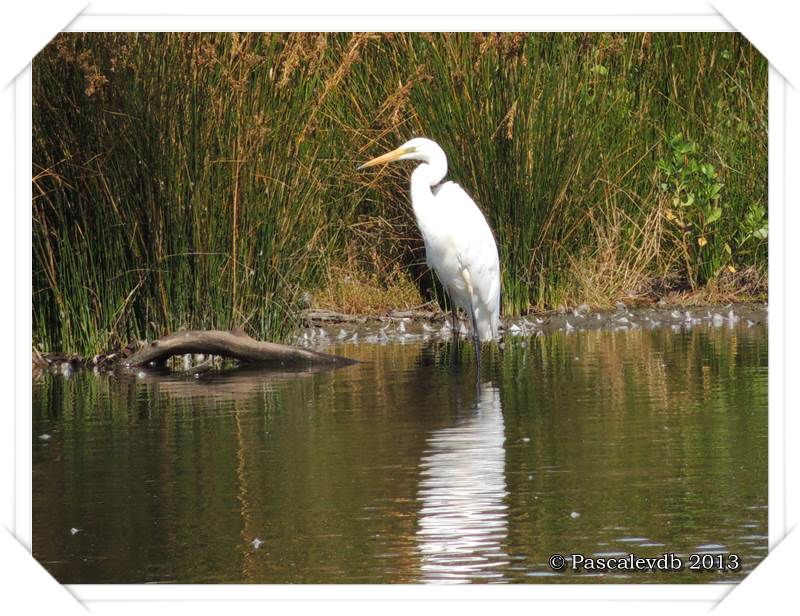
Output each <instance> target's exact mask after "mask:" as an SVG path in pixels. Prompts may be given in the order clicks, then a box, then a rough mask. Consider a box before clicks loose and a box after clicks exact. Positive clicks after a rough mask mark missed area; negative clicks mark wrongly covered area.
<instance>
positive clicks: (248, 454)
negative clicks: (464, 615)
mask: <svg viewBox="0 0 800 616" xmlns="http://www.w3.org/2000/svg"><path fill="white" fill-rule="evenodd" d="M748 310H749V312H748V313H747V316H746V318H745V317H744V316H743V317H742V318H738V317H737V318H728V317H727V312H726V313H721V314H722V316H723V317H725V318H724V319H722V322H720V319H717V318H713V316H712V315H711V314H710V313H709V317H710V318H707V319H695V320H692V319H690V318H688V317H687V318H684V316H683V313H681V314H680V315H678V317H674V315H673V317H674V318H673V321H674V322H669V318H667V319H666V320H664V321H663V322H662V320H660V319H659V320H657V319H655V318H654V317H650V316H647V317H643V316H642V315H641V314H637V315H634V314H631V313H628V314H629V317H628V318H626V317H624V316H623V315H616V316H614V317H613V318H612V317H606V316H604V317H603V318H602V319H598V321H599V320H602V321H603V323H604V326H603V327H594V328H580V327H577V326H575V325H571V326H570V327H568V328H565V329H563V330H561V329H555V330H553V331H548V332H547V333H546V334H544V335H536V333H538V332H533V329H535V327H534V328H533V329H532V330H531V331H530V332H526V331H525V327H524V325H525V324H523V325H522V326H520V327H518V328H517V329H516V330H515V333H517V334H520V335H507V336H506V337H505V340H504V343H503V345H502V348H500V347H498V346H494V347H488V346H487V347H486V348H485V349H484V354H483V363H482V366H481V368H482V369H481V372H480V375H478V374H477V372H476V366H475V364H474V361H473V359H472V355H471V353H472V349H471V346H470V345H469V344H460V345H459V348H458V351H457V352H454V350H453V345H452V343H451V342H450V341H449V340H448V339H443V336H438V335H425V334H423V333H422V332H426V333H427V332H429V329H430V326H429V325H425V327H424V328H422V329H419V330H418V331H419V335H417V334H415V333H414V332H415V331H417V330H414V327H417V326H416V325H414V324H412V323H409V324H408V326H406V325H405V324H404V325H402V326H401V325H398V324H392V326H391V327H392V332H398V331H399V332H400V333H401V335H399V336H398V337H396V338H394V339H391V340H389V341H388V342H387V343H384V344H378V343H364V342H361V343H359V342H357V340H362V341H363V340H365V339H366V338H370V336H376V335H377V336H379V337H380V339H381V340H383V339H384V338H388V336H384V335H383V334H376V333H375V331H377V330H370V327H369V326H359V327H360V328H361V330H362V333H361V334H360V336H359V337H358V338H357V339H356V340H353V333H355V332H345V334H346V335H345V336H341V341H337V332H338V333H339V334H341V331H343V330H342V329H341V328H340V326H338V325H337V326H331V328H330V330H329V331H323V332H322V333H320V334H319V335H320V338H324V339H326V340H328V343H327V344H328V346H327V348H326V350H328V351H332V352H337V353H340V354H343V355H347V356H350V357H353V358H356V359H359V360H362V363H359V364H356V365H353V366H348V367H346V368H341V369H338V370H334V371H325V372H282V373H275V372H268V371H255V370H241V369H240V370H233V371H229V372H221V373H220V372H214V373H205V374H202V375H200V376H197V377H196V376H192V375H182V374H177V373H173V374H165V373H157V372H145V371H140V372H116V373H110V374H105V375H99V376H98V375H95V374H92V373H91V372H88V371H87V372H75V373H74V374H71V375H68V376H67V377H65V376H63V375H40V376H38V377H36V378H35V380H34V387H33V553H34V556H35V557H36V558H37V559H38V560H39V562H41V563H42V564H43V565H44V567H46V568H47V569H48V570H49V571H50V572H51V573H52V574H53V575H54V576H55V577H56V578H57V579H58V580H59V581H61V582H62V583H105V582H115V583H143V582H181V583H203V582H257V583H285V582H302V583H385V582H412V583H422V582H448V583H455V582H469V581H474V582H483V581H486V582H529V583H530V582H548V583H552V582H595V583H597V582H668V583H674V582H731V581H738V580H740V579H742V578H743V577H745V576H746V575H747V573H748V572H749V571H751V570H752V569H753V568H754V567H755V566H756V565H757V564H758V562H759V561H760V560H761V559H762V558H763V557H764V556H765V555H766V553H767V331H768V326H767V322H766V321H767V318H766V312H765V309H764V308H763V307H761V308H750V309H748ZM703 314H705V313H703ZM715 314H716V313H715ZM590 316H591V315H589V317H590ZM589 317H586V318H587V320H588V318H589ZM580 318H584V317H582V316H581V317H580ZM623 318H624V319H625V320H624V321H623ZM637 319H638V322H637ZM609 323H610V325H609ZM646 323H650V326H649V327H648V326H647V325H646ZM528 324H530V322H528ZM316 331H317V332H319V331H320V330H319V329H317V330H316ZM383 331H385V327H384V330H383ZM528 333H529V334H530V335H525V334H528ZM556 553H559V554H563V555H565V556H569V555H571V554H582V555H584V556H586V557H587V558H613V557H616V556H624V555H626V554H629V553H633V554H635V555H636V556H642V557H654V556H660V555H662V554H664V553H674V554H677V555H678V556H679V557H680V558H681V559H683V561H684V567H683V568H682V569H681V570H679V571H672V572H640V571H628V570H615V571H598V570H583V571H572V570H570V568H569V562H571V560H570V559H568V564H567V567H566V568H565V569H564V570H561V571H555V570H553V569H552V568H551V567H550V566H549V564H548V561H549V559H550V557H551V555H552V554H556ZM691 554H723V555H726V556H725V558H726V559H727V558H728V556H727V555H728V554H735V555H737V557H738V559H739V562H740V563H741V568H739V569H738V570H736V571H732V570H728V569H727V568H725V567H723V569H722V570H713V571H707V572H702V571H700V572H698V571H690V570H689V569H688V565H689V558H690V557H691V556H690V555H691ZM706 562H708V561H706ZM729 562H732V561H729V560H726V561H725V565H727V564H728V563H729Z"/></svg>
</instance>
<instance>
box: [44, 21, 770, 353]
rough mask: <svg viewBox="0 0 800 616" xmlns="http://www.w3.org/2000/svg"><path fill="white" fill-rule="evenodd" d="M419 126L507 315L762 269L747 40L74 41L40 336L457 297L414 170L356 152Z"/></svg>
mask: <svg viewBox="0 0 800 616" xmlns="http://www.w3.org/2000/svg"><path fill="white" fill-rule="evenodd" d="M415 135H424V136H428V137H431V138H433V139H435V140H437V141H438V142H439V143H440V144H441V145H442V147H443V148H444V150H445V151H446V152H447V154H448V157H449V161H450V174H449V177H450V179H454V180H456V181H458V182H459V183H460V184H461V185H462V186H464V188H465V189H466V190H467V191H468V192H469V193H470V194H471V195H472V196H473V198H474V199H475V200H476V202H477V203H478V204H479V206H480V207H481V208H482V209H483V211H484V212H485V213H486V216H487V218H488V220H489V222H490V224H491V226H492V228H493V229H494V231H495V235H496V237H497V240H498V245H499V248H500V256H501V263H502V266H503V271H502V276H503V310H504V311H505V312H506V313H508V314H518V313H522V312H526V311H529V310H532V309H540V308H549V307H556V306H558V305H561V304H566V305H569V304H573V303H580V302H581V301H590V302H591V303H593V304H596V305H603V304H606V303H613V301H615V300H617V299H620V298H629V297H653V296H656V295H663V294H664V293H668V292H669V291H674V290H682V289H685V290H698V289H708V288H709V287H711V288H713V287H714V285H723V286H724V285H727V286H726V287H725V288H726V289H727V288H729V287H730V284H732V283H731V280H734V281H735V280H736V277H737V276H742V275H743V273H746V274H747V276H746V278H747V280H752V279H753V278H754V277H755V278H756V279H757V280H763V278H764V274H765V272H766V267H767V247H766V237H767V212H766V199H767V64H766V61H765V60H764V58H763V57H762V56H761V55H760V54H758V52H757V51H756V50H755V49H754V48H753V47H752V46H751V45H750V44H749V43H748V42H747V41H746V40H745V39H743V38H742V37H740V36H739V35H737V34H731V33H680V34H670V33H661V34H649V33H637V34H618V33H605V34H603V33H598V34H569V33H566V34H518V33H508V34H474V33H466V34H446V33H445V34H388V33H387V34H373V33H358V34H346V33H339V34H319V33H291V34H260V33H259V34H252V33H250V34H239V33H233V34H202V33H192V34H172V33H170V34H157V33H149V34H135V33H115V34H105V33H89V34H79V33H72V34H62V35H60V36H59V37H57V38H56V39H55V40H54V41H53V42H52V43H51V44H50V45H49V46H48V47H47V48H45V49H44V50H43V52H42V53H41V54H40V55H39V56H37V58H36V59H35V61H34V64H33V169H32V177H33V204H32V213H33V222H34V224H33V263H34V266H33V288H34V297H33V330H34V331H33V337H34V343H35V344H36V345H37V346H39V347H40V348H41V349H42V350H45V351H49V350H61V351H72V352H79V353H83V354H91V353H95V352H99V351H103V350H108V349H111V348H114V347H115V346H119V345H120V344H122V343H124V342H126V341H128V340H130V339H132V338H153V337H156V336H160V335H162V334H164V333H165V332H167V331H174V330H177V329H179V328H183V327H202V328H206V327H207V328H211V327H219V328H228V327H241V328H243V329H245V330H246V331H248V333H250V334H251V335H253V336H255V337H260V338H270V339H281V338H284V337H286V336H287V335H288V334H289V333H290V332H291V331H292V329H293V328H294V327H295V325H296V323H297V319H298V315H299V311H300V309H301V308H302V307H303V306H305V305H308V304H309V303H314V298H315V297H319V298H340V299H339V300H336V301H343V302H345V303H346V304H347V305H341V306H335V307H338V308H340V309H345V310H354V311H358V310H359V309H361V308H363V307H362V306H359V297H366V296H369V308H370V309H372V310H374V309H376V306H379V305H380V300H379V299H376V298H375V297H374V295H373V294H367V293H365V292H361V291H358V289H359V286H358V285H362V287H363V285H364V284H365V282H364V281H367V282H368V284H369V285H370V286H373V287H379V288H381V289H383V290H384V292H385V298H386V299H385V303H386V305H387V307H395V306H394V305H395V304H397V303H398V302H399V303H403V304H406V305H407V304H413V303H415V302H417V301H419V302H420V303H423V302H425V301H428V300H429V299H431V298H434V299H437V300H438V301H444V300H443V297H442V293H441V289H440V288H439V287H438V286H437V284H436V282H435V280H434V277H433V276H432V275H431V274H430V273H429V272H427V271H426V269H425V267H424V253H423V248H422V242H421V239H420V238H419V236H418V233H417V232H416V231H415V228H414V223H413V217H412V214H411V211H410V207H409V205H408V196H407V181H408V174H409V169H407V168H405V167H404V166H403V165H396V166H394V167H390V168H387V169H384V170H381V171H378V172H374V171H372V170H371V171H370V172H357V171H356V169H355V168H356V166H357V165H358V163H360V162H363V161H364V160H366V159H367V158H370V157H372V156H374V155H377V154H379V153H382V152H383V151H385V150H387V149H391V148H394V147H396V146H397V145H399V144H400V143H401V142H403V141H405V140H406V139H408V138H410V137H412V136H415ZM345 271H346V272H347V277H348V279H352V280H353V285H354V286H353V288H354V289H356V291H355V292H348V291H347V290H346V289H342V288H341V285H342V280H343V275H342V272H345ZM409 286H411V287H413V288H416V291H417V292H418V295H417V296H415V294H414V292H413V289H412V292H409ZM764 288H765V287H764V286H763V285H758V284H757V285H755V289H756V292H757V293H760V292H763V289H764ZM331 289H335V292H334V291H331ZM398 289H401V290H402V293H400V292H398ZM748 289H750V290H752V285H750V286H749V287H748ZM342 298H344V299H342ZM331 301H334V300H331ZM396 307H401V306H396ZM404 307H407V306H404Z"/></svg>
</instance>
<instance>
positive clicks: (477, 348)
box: [470, 310, 481, 374]
mask: <svg viewBox="0 0 800 616" xmlns="http://www.w3.org/2000/svg"><path fill="white" fill-rule="evenodd" d="M470 313H471V314H472V340H473V341H474V342H475V358H476V360H477V362H478V373H479V374H480V371H481V339H480V338H479V337H478V321H477V319H476V318H475V311H474V310H470Z"/></svg>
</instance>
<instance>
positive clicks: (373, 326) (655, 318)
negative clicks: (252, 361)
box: [33, 302, 769, 376]
mask: <svg viewBox="0 0 800 616" xmlns="http://www.w3.org/2000/svg"><path fill="white" fill-rule="evenodd" d="M768 317H769V308H768V305H767V304H765V303H749V304H726V305H717V306H690V307H674V306H665V307H658V306H654V307H644V308H642V307H636V308H629V307H628V306H626V305H625V304H624V303H622V302H619V303H618V304H617V307H616V309H614V310H602V311H596V310H592V309H591V308H589V306H587V305H585V304H584V305H581V306H578V307H577V308H574V309H572V310H568V311H567V310H562V311H556V312H551V313H542V314H530V315H526V316H521V317H510V318H506V319H503V321H502V324H501V330H500V333H501V336H502V339H501V341H500V345H501V348H502V346H503V340H504V339H506V338H508V337H511V338H516V337H526V336H546V335H549V334H553V333H555V332H564V333H572V332H579V331H583V330H607V331H629V330H636V329H641V328H644V329H656V328H670V329H672V331H674V332H676V333H678V332H681V331H688V330H690V329H691V328H693V327H699V326H708V327H733V326H734V325H737V324H740V325H744V326H746V327H752V326H753V325H758V324H762V323H767V321H768ZM304 321H305V326H304V327H302V328H301V329H300V330H299V331H298V333H297V335H296V336H295V337H294V338H293V339H292V340H290V341H289V342H290V344H293V345H295V346H298V347H302V348H310V349H315V350H323V349H331V348H332V347H335V346H337V345H351V344H381V345H385V344H408V343H413V342H429V341H448V340H452V338H453V328H452V326H451V323H450V317H449V315H447V314H445V313H444V312H441V311H432V310H414V311H410V310H409V311H394V312H392V313H389V314H388V315H380V316H367V315H345V314H338V313H334V312H329V311H309V312H308V313H306V315H305V316H304ZM458 329H459V336H460V337H469V335H470V328H469V325H468V323H467V321H466V320H464V319H462V320H461V321H460V322H459V325H458ZM144 344H145V343H144V342H132V343H130V344H128V345H127V346H126V347H125V348H123V349H119V350H117V351H114V352H111V353H105V354H98V355H95V356H93V357H81V356H78V355H74V354H64V353H39V352H38V351H37V350H36V349H34V350H33V370H34V375H38V374H43V373H46V372H49V373H53V374H62V375H64V376H69V375H70V374H71V373H72V372H73V371H75V370H79V369H88V370H93V371H95V372H98V373H102V372H108V371H113V370H132V369H130V368H125V367H124V364H125V360H127V359H128V358H130V357H131V356H132V355H133V354H134V353H135V352H136V351H137V350H138V349H139V348H141V347H142V346H143V345H144ZM236 365H237V364H236V362H235V361H231V360H224V361H223V360H222V358H220V357H216V356H211V355H208V354H197V353H196V354H184V355H181V356H178V357H174V358H172V360H170V362H169V363H168V366H167V368H168V369H170V370H172V371H178V372H184V373H185V374H187V375H199V374H201V373H202V372H206V371H209V370H217V369H221V368H225V367H233V366H236ZM134 370H135V369H134Z"/></svg>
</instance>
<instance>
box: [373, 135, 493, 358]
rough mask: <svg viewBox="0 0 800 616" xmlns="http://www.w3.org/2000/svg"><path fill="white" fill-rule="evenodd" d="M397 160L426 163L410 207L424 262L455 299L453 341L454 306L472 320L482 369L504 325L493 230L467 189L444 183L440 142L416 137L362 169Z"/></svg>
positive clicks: (417, 172)
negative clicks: (483, 348) (485, 345)
mask: <svg viewBox="0 0 800 616" xmlns="http://www.w3.org/2000/svg"><path fill="white" fill-rule="evenodd" d="M394 160H419V161H422V164H421V165H419V166H418V167H417V168H416V169H414V172H413V173H412V174H411V204H412V206H413V208H414V216H415V218H416V220H417V226H418V227H419V230H420V232H421V233H422V239H423V240H424V242H425V260H426V263H427V265H428V267H431V268H433V270H434V271H435V272H436V275H437V276H438V277H439V280H440V281H441V283H442V285H443V286H444V288H445V290H446V291H447V294H448V296H449V297H450V303H451V306H452V307H453V308H452V310H453V336H454V337H455V336H457V335H458V328H457V327H456V312H455V307H456V306H458V307H460V308H461V309H462V310H464V312H466V313H467V314H468V315H469V316H470V318H471V320H472V334H473V338H474V340H475V352H476V355H477V360H478V365H480V360H481V353H480V343H481V342H486V341H490V340H494V339H496V338H497V335H498V331H497V330H498V327H499V324H500V259H499V257H498V255H497V244H495V241H494V237H493V236H492V230H491V229H490V228H489V225H488V224H487V222H486V218H484V216H483V214H482V213H481V211H480V210H479V209H478V206H477V205H475V202H474V201H473V200H472V199H471V198H470V196H469V195H468V194H467V193H466V192H464V189H463V188H461V187H460V186H459V185H458V184H456V183H455V182H444V183H441V182H442V180H443V179H444V176H445V175H447V157H446V156H445V153H444V151H443V150H442V148H440V147H439V144H437V143H436V142H435V141H431V140H430V139H423V138H417V139H412V140H411V141H407V142H406V143H404V144H403V145H401V146H400V147H399V148H397V149H396V150H392V151H391V152H388V153H386V154H384V155H382V156H378V157H377V158H373V159H372V160H370V161H369V162H366V163H364V164H363V165H361V166H360V167H359V169H365V168H366V167H372V166H373V165H379V164H382V163H389V162H392V161H394Z"/></svg>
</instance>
